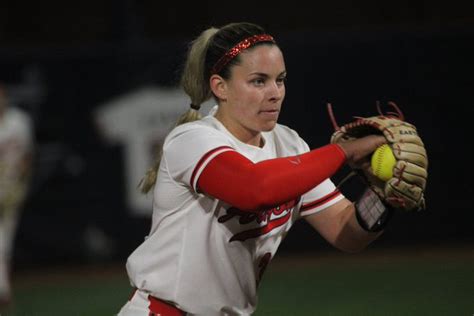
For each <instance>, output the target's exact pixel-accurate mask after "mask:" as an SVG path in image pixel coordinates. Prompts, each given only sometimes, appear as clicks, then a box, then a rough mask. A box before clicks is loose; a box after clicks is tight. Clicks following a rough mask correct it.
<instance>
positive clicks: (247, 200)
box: [234, 177, 275, 212]
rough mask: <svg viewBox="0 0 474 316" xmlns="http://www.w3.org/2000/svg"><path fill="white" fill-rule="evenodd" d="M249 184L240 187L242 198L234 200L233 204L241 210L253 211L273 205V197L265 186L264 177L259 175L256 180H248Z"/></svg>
mask: <svg viewBox="0 0 474 316" xmlns="http://www.w3.org/2000/svg"><path fill="white" fill-rule="evenodd" d="M248 183H249V185H248V186H246V187H244V188H241V190H242V191H241V194H240V195H241V196H242V199H240V200H239V201H236V202H237V203H234V206H235V207H237V208H239V209H240V210H242V211H249V212H252V211H253V212H255V211H259V210H264V209H268V208H271V207H273V206H274V205H275V198H274V197H272V195H271V192H270V190H268V188H267V187H266V184H265V183H266V181H265V177H260V178H259V179H258V180H257V181H255V180H254V181H250V182H248Z"/></svg>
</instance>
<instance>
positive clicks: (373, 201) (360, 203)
mask: <svg viewBox="0 0 474 316" xmlns="http://www.w3.org/2000/svg"><path fill="white" fill-rule="evenodd" d="M355 212H356V214H355V215H356V218H357V221H358V223H359V225H360V226H361V227H362V228H363V229H364V230H365V231H367V232H380V231H382V230H383V229H385V227H386V226H387V224H388V222H389V221H390V219H391V217H392V215H393V209H392V208H391V207H390V206H388V205H386V204H384V203H383V202H382V200H381V199H380V198H379V196H378V195H377V194H375V192H373V191H372V190H371V189H367V190H366V191H365V192H364V194H363V195H362V196H361V197H360V198H359V199H358V200H357V202H356V203H355Z"/></svg>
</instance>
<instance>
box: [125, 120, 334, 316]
mask: <svg viewBox="0 0 474 316" xmlns="http://www.w3.org/2000/svg"><path fill="white" fill-rule="evenodd" d="M262 135H263V139H264V140H265V143H264V146H263V147H262V148H260V147H255V146H251V145H248V144H245V143H242V142H241V141H239V140H238V139H236V138H235V137H234V136H233V135H232V134H231V133H230V132H229V131H227V129H226V128H225V127H224V126H223V125H222V124H221V123H220V122H219V121H218V120H217V119H216V118H215V117H214V116H212V115H209V116H206V117H205V118H203V119H201V120H199V121H195V122H191V123H186V124H183V125H180V126H178V127H176V128H175V129H174V130H173V131H171V133H170V134H169V135H168V137H167V138H166V140H165V143H164V146H163V156H162V159H161V165H160V169H159V172H158V178H157V182H156V186H155V190H154V196H153V221H152V228H151V231H150V234H149V236H148V237H146V239H145V241H144V242H143V244H141V245H140V246H139V247H138V248H137V249H136V250H135V251H134V252H133V253H132V254H131V255H130V257H129V258H128V261H127V271H128V274H129V277H130V280H131V283H132V285H133V286H135V287H137V288H138V289H140V290H142V291H145V292H148V293H149V294H151V295H153V296H155V297H158V298H160V299H162V300H166V301H171V302H174V303H175V304H177V306H178V307H179V308H181V309H182V310H184V311H186V312H188V313H189V314H192V315H207V316H209V315H250V314H251V313H253V312H254V310H255V308H256V304H257V287H258V283H259V281H260V280H261V278H262V274H263V272H264V270H265V268H266V266H267V264H268V263H269V262H270V260H271V259H272V258H273V256H274V255H275V252H276V251H277V248H278V246H279V245H280V243H281V241H282V240H283V238H284V237H285V235H286V234H287V232H288V231H289V229H290V227H291V226H292V225H293V223H295V221H296V220H298V219H299V218H301V217H302V216H306V215H309V214H313V213H315V212H318V211H321V210H323V209H325V208H327V207H329V206H330V205H332V204H334V203H336V202H337V201H339V200H341V199H342V198H343V196H342V194H341V193H339V191H338V190H337V189H336V188H335V186H334V184H333V183H332V182H331V180H329V179H327V180H325V181H324V182H322V183H321V184H320V185H318V186H317V187H315V188H314V189H312V190H311V191H310V192H307V193H306V194H304V195H303V196H301V197H300V198H298V199H295V200H293V201H287V202H286V203H284V204H282V205H281V206H279V207H275V208H273V209H268V210H261V211H260V212H258V213H250V212H243V211H240V210H238V209H237V208H235V207H232V206H231V205H228V204H226V203H224V202H222V201H220V200H218V199H215V198H212V197H209V196H206V195H204V194H200V193H198V192H196V184H197V182H198V179H199V176H200V173H201V172H202V170H203V169H204V168H205V167H206V165H207V164H208V163H209V162H210V161H211V160H212V159H213V158H214V157H215V156H217V155H218V154H220V153H222V152H224V151H227V150H235V151H237V152H239V153H241V154H242V155H244V156H245V157H247V158H248V159H250V160H251V161H253V162H255V163H256V162H259V161H262V160H267V159H272V158H276V157H285V156H292V155H297V154H301V153H304V152H307V151H309V147H308V145H307V144H306V143H305V142H304V141H303V140H302V139H301V138H300V137H299V136H298V134H297V133H296V132H295V131H293V130H291V129H289V128H288V127H286V126H283V125H279V124H277V125H276V127H275V128H274V129H273V130H272V131H270V132H264V133H262ZM223 180H224V182H225V179H223Z"/></svg>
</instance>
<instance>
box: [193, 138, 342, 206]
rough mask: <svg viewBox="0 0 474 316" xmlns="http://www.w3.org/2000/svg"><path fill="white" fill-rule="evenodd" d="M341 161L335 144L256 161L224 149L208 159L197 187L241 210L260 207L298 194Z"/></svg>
mask: <svg viewBox="0 0 474 316" xmlns="http://www.w3.org/2000/svg"><path fill="white" fill-rule="evenodd" d="M345 160H346V157H345V154H344V152H343V151H342V149H341V148H340V147H339V146H338V145H335V144H332V145H326V146H324V147H321V148H318V149H315V150H312V151H309V152H307V153H304V154H301V155H297V156H291V157H284V158H275V159H269V160H264V161H261V162H258V163H253V162H252V161H250V160H249V159H247V158H246V157H244V156H243V155H241V154H239V153H238V152H236V151H225V152H223V153H221V154H219V155H217V156H216V157H214V158H213V159H212V160H211V161H209V163H208V164H207V165H206V167H205V168H204V169H203V171H202V172H201V174H200V176H199V179H198V182H197V187H198V189H199V191H200V192H203V193H206V194H208V195H210V196H213V197H215V198H218V199H219V200H222V201H224V202H226V203H229V204H230V205H232V206H235V207H237V208H239V209H241V210H248V211H252V210H260V209H265V208H270V207H274V206H275V205H280V204H282V203H285V202H287V201H290V200H293V199H296V198H298V197H300V196H301V195H303V194H304V193H306V192H308V191H309V190H311V189H312V188H314V187H315V186H317V185H318V184H320V183H321V182H323V181H324V180H325V179H327V178H329V177H331V176H333V175H334V174H335V173H336V172H337V171H338V170H339V168H340V167H341V166H342V165H343V164H344V162H345Z"/></svg>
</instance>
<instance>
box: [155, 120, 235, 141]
mask: <svg viewBox="0 0 474 316" xmlns="http://www.w3.org/2000/svg"><path fill="white" fill-rule="evenodd" d="M212 139H214V140H215V139H218V140H222V141H228V137H227V136H226V134H225V133H223V132H222V131H220V130H219V129H218V127H217V126H216V124H215V122H213V120H211V119H208V118H207V117H205V118H203V119H201V120H197V121H193V122H189V123H184V124H181V125H178V126H176V127H175V128H173V129H172V130H171V132H170V133H169V134H168V136H167V137H166V139H165V142H164V147H168V146H170V145H172V144H174V143H176V142H179V143H182V142H183V141H185V142H186V143H199V142H207V141H210V140H212Z"/></svg>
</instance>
